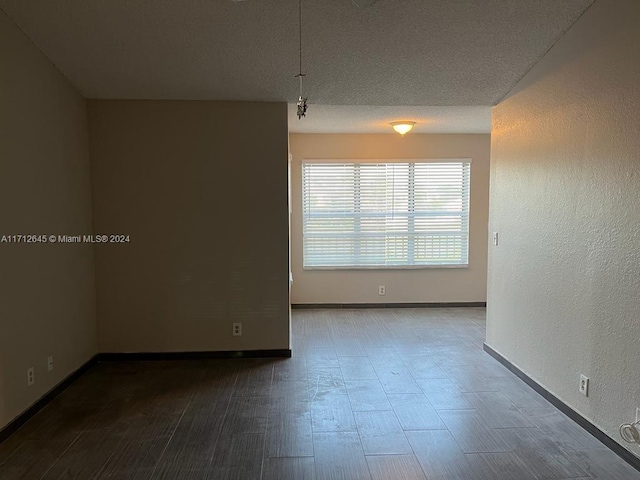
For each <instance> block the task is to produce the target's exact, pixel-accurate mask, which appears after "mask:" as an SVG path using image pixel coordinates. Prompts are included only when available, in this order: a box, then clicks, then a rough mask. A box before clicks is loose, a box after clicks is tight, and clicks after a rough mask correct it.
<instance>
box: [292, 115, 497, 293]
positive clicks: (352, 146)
mask: <svg viewBox="0 0 640 480" xmlns="http://www.w3.org/2000/svg"><path fill="white" fill-rule="evenodd" d="M303 121H304V120H303ZM289 140H290V151H291V155H292V165H291V167H292V168H291V186H292V189H291V191H292V207H293V211H292V218H291V234H292V236H291V255H292V257H291V264H292V271H293V279H294V281H293V287H292V290H291V301H292V303H294V304H305V303H402V302H484V301H485V299H486V272H487V270H486V268H487V263H486V258H487V217H488V200H489V147H490V136H489V135H424V134H408V135H406V136H405V137H400V136H399V135H396V134H353V135H345V134H291V135H290V137H289ZM429 158H471V159H472V164H471V189H470V190H471V200H470V219H469V229H470V238H469V268H464V269H458V268H426V269H410V270H346V271H345V270H333V271H331V270H303V268H302V171H301V165H302V161H303V160H307V159H325V160H330V159H348V160H350V161H351V160H355V161H358V160H376V159H382V160H394V159H429ZM379 285H384V286H385V287H386V295H385V296H379V295H378V286H379Z"/></svg>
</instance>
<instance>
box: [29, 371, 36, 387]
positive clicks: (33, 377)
mask: <svg viewBox="0 0 640 480" xmlns="http://www.w3.org/2000/svg"><path fill="white" fill-rule="evenodd" d="M34 383H36V372H35V370H34V369H33V367H31V368H30V369H28V370H27V387H30V386H31V385H33V384H34Z"/></svg>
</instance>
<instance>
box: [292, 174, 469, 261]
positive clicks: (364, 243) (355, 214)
mask: <svg viewBox="0 0 640 480" xmlns="http://www.w3.org/2000/svg"><path fill="white" fill-rule="evenodd" d="M302 176H303V182H302V183H303V237H304V239H303V240H304V241H303V244H304V246H303V250H304V251H303V255H304V266H305V267H306V268H313V267H328V268H331V267H335V268H340V267H394V266H420V265H465V264H467V251H468V237H469V234H468V223H469V222H468V211H469V163H466V162H447V163H380V164H373V163H360V164H354V163H349V164H331V163H305V164H303V169H302Z"/></svg>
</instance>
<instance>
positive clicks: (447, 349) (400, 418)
mask: <svg viewBox="0 0 640 480" xmlns="http://www.w3.org/2000/svg"><path fill="white" fill-rule="evenodd" d="M484 313H485V312H484V309H479V308H478V309H476V308H464V309H415V310H413V309H397V310H392V309H380V310H320V311H304V310H297V311H294V318H293V334H294V357H293V358H291V359H279V360H268V359H265V360H206V361H175V362H128V363H111V364H108V363H107V364H99V365H97V366H96V367H95V368H93V369H92V370H91V371H89V372H88V373H87V374H85V375H84V376H83V377H81V378H80V379H79V380H78V381H77V382H76V383H75V384H73V385H72V386H71V387H70V388H68V389H67V390H66V391H65V392H64V393H63V394H62V395H60V396H59V397H58V398H56V399H55V400H54V401H53V402H52V403H51V404H49V405H48V406H47V407H46V408H45V409H44V410H43V411H42V412H41V413H39V414H38V415H37V416H36V417H34V418H33V419H32V420H31V421H29V422H28V423H27V424H26V425H25V426H24V427H23V428H22V429H21V430H20V431H19V432H17V433H16V434H15V435H14V436H12V437H11V438H10V439H9V440H7V441H6V442H4V443H3V444H0V479H2V480H11V479H79V480H90V479H114V480H115V479H118V480H125V479H126V480H135V479H190V480H204V479H210V480H214V479H215V480H218V479H238V480H253V479H265V480H266V479H276V480H287V479H291V480H306V479H313V478H316V479H344V480H358V479H375V480H378V479H385V480H389V479H394V480H395V479H428V480H457V479H459V480H511V479H512V480H534V479H538V480H543V479H545V480H546V479H556V480H559V479H569V478H573V479H576V478H582V479H589V478H592V479H601V480H605V479H611V480H626V479H629V480H632V479H640V474H638V473H637V472H636V471H635V470H633V469H632V468H630V467H629V466H628V465H627V464H625V463H624V462H623V461H622V460H620V459H619V458H618V457H617V456H616V455H615V454H613V453H612V452H610V451H609V450H607V449H606V448H604V447H603V445H602V444H601V443H599V442H598V441H597V440H595V439H593V438H592V437H591V436H590V435H589V434H587V433H586V432H584V431H583V430H582V429H580V428H579V427H578V426H576V425H575V424H574V423H573V422H572V421H570V420H569V419H567V418H566V417H565V416H564V415H563V414H561V413H559V412H558V411H557V410H556V409H555V408H553V407H552V406H551V405H550V404H548V403H547V402H546V401H544V400H543V399H542V397H539V396H538V395H537V394H535V393H534V392H533V391H532V390H530V389H529V388H528V387H527V386H525V385H524V384H523V383H522V382H521V381H520V380H519V379H517V378H516V377H514V376H513V375H512V374H511V373H510V372H508V371H507V370H506V369H504V368H503V367H502V366H501V365H500V364H499V363H497V362H496V361H495V360H494V359H492V358H491V357H490V356H488V355H487V354H486V353H484V352H483V351H482V341H483V339H484V331H485V328H484Z"/></svg>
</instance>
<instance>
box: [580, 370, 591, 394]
mask: <svg viewBox="0 0 640 480" xmlns="http://www.w3.org/2000/svg"><path fill="white" fill-rule="evenodd" d="M580 393H581V394H583V395H584V396H585V397H588V396H589V378H588V377H585V376H584V375H580Z"/></svg>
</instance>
